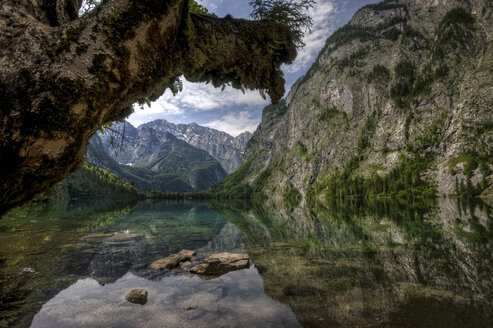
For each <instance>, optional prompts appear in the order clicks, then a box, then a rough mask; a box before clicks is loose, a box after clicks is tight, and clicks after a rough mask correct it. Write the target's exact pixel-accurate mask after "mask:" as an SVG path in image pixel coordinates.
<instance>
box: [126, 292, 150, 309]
mask: <svg viewBox="0 0 493 328" xmlns="http://www.w3.org/2000/svg"><path fill="white" fill-rule="evenodd" d="M125 299H126V300H127V301H128V302H130V303H135V304H140V305H144V304H146V303H147V290H145V289H143V288H136V289H132V290H131V291H130V293H128V294H127V297H125Z"/></svg>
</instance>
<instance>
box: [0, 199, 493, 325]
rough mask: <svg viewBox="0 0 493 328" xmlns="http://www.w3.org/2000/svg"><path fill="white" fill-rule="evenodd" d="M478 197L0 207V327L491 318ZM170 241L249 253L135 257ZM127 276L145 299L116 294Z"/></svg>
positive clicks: (492, 268) (487, 221) (172, 248)
mask: <svg viewBox="0 0 493 328" xmlns="http://www.w3.org/2000/svg"><path fill="white" fill-rule="evenodd" d="M491 210H492V208H491V205H486V204H485V203H467V204H466V203H458V202H456V201H454V200H450V199H440V200H438V202H430V203H426V202H419V203H418V202H416V203H399V202H370V203H368V202H366V203H359V202H353V203H332V204H326V205H324V206H321V205H320V206H318V207H317V208H312V209H309V208H297V209H286V208H283V207H280V208H273V207H272V208H265V207H263V208H256V207H252V206H238V204H231V203H214V204H206V203H203V204H202V203H180V204H177V203H163V202H145V203H139V204H133V205H131V206H128V205H118V206H116V205H111V206H110V205H104V206H103V205H97V206H96V205H95V204H81V203H77V204H71V205H69V204H65V205H63V206H62V205H49V206H48V205H47V206H41V205H39V204H38V205H33V206H32V207H30V208H29V207H27V208H23V209H19V210H17V211H14V212H11V213H9V215H7V216H6V217H4V218H2V220H0V243H1V245H2V246H1V247H0V261H1V262H0V286H1V304H0V305H1V308H2V311H1V312H0V327H2V326H21V327H25V326H29V325H30V324H31V321H32V325H33V326H35V327H48V326H50V327H54V326H57V327H62V326H66V327H74V326H80V327H88V326H96V325H99V326H110V327H111V326H114V327H124V326H129V327H135V326H151V327H152V326H157V327H160V326H190V327H192V326H207V327H221V326H223V327H246V326H248V327H249V326H256V327H291V326H293V327H296V326H299V325H300V324H301V325H302V326H304V327H354V326H365V327H381V326H392V327H486V326H492V325H493V314H492V313H491V311H490V309H491V308H492V305H493V304H492V303H493V265H492V260H493V255H492V254H493V253H492V250H493V218H492V211H491ZM181 249H194V250H196V251H197V252H198V253H199V256H198V257H197V258H195V259H194V260H193V261H194V262H195V263H197V262H198V261H200V260H201V259H202V258H204V257H206V256H208V255H209V254H211V253H214V252H220V251H230V252H248V253H249V255H250V258H251V264H252V266H251V267H250V268H249V269H245V270H241V271H237V272H231V273H228V274H226V275H224V276H221V277H219V278H216V279H212V280H201V279H199V278H198V277H196V276H194V275H191V274H189V273H188V270H187V269H186V268H183V269H181V268H178V269H176V270H171V271H168V270H165V271H163V272H157V271H154V270H150V269H149V268H148V265H149V264H150V263H151V262H153V261H154V260H156V259H157V258H160V257H165V256H167V255H169V254H171V253H176V252H178V251H179V250H181ZM137 287H139V288H146V289H148V291H149V302H148V303H147V304H146V305H145V306H140V305H139V306H137V305H134V304H130V303H127V302H125V295H126V293H127V292H128V291H129V290H130V289H132V288H137ZM288 306H289V307H288ZM189 307H193V308H194V309H192V310H189V311H187V310H184V308H185V309H186V308H189ZM195 307H196V308H195ZM34 315H36V316H35V317H34ZM33 317H34V320H33ZM74 320H75V321H74Z"/></svg>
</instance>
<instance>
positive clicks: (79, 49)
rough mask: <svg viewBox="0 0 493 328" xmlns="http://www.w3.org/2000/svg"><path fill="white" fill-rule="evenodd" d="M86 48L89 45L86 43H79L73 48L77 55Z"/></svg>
mask: <svg viewBox="0 0 493 328" xmlns="http://www.w3.org/2000/svg"><path fill="white" fill-rule="evenodd" d="M88 48H89V46H88V45H87V44H80V45H78V46H77V47H76V48H75V53H76V54H77V56H80V55H82V54H83V53H85V52H86V51H87V49H88Z"/></svg>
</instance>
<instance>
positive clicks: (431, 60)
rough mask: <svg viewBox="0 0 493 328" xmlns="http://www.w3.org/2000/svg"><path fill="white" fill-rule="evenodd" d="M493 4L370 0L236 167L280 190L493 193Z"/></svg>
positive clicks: (270, 114)
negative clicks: (382, 0) (379, 0)
mask: <svg viewBox="0 0 493 328" xmlns="http://www.w3.org/2000/svg"><path fill="white" fill-rule="evenodd" d="M492 32H493V4H492V3H491V2H488V1H482V0H469V1H443V0H433V1H431V0H398V1H384V2H382V3H379V4H375V5H369V6H366V7H363V8H361V9H360V10H359V11H358V12H357V13H356V14H355V15H354V17H353V18H352V19H351V21H350V22H349V23H348V24H347V25H346V26H344V27H343V28H341V29H339V30H338V31H336V32H335V33H334V34H333V35H332V36H330V37H329V38H328V39H327V41H326V45H325V47H324V48H323V49H322V51H321V52H320V54H319V56H318V58H317V60H316V61H315V63H314V64H313V66H312V67H311V69H310V70H309V71H308V72H307V74H306V75H305V76H303V77H302V78H300V79H299V80H298V81H297V82H296V83H295V84H294V86H293V87H292V89H291V91H290V93H289V95H288V96H287V97H286V99H285V100H284V101H281V102H280V104H278V105H272V106H268V107H266V108H265V109H264V111H263V116H262V123H261V124H260V126H259V127H258V129H257V131H256V132H255V134H254V136H253V137H252V139H251V141H250V143H249V145H248V147H247V149H246V153H245V160H244V163H243V167H242V168H241V169H240V170H239V171H238V172H239V173H238V174H236V176H235V177H231V178H230V179H236V181H241V182H242V183H243V184H249V185H250V186H252V187H253V189H254V191H257V192H261V193H264V194H267V195H270V199H285V200H288V201H293V200H294V202H295V203H299V202H300V201H301V200H304V199H308V200H316V199H317V200H324V199H327V198H335V197H338V198H341V197H342V198H352V197H372V196H406V197H407V196H427V195H431V194H447V195H450V194H463V195H480V194H482V195H485V194H488V193H491V187H489V186H490V185H491V181H492V177H491V169H492V167H493V166H492V164H493V160H492V158H493V157H492V151H493V114H492V110H491V109H492V107H493V74H492V73H493V51H492V45H493V43H492V38H493V33H492Z"/></svg>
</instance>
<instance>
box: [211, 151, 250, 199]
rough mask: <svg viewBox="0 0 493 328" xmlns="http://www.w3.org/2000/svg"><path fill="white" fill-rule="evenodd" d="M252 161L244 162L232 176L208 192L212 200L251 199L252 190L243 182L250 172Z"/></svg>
mask: <svg viewBox="0 0 493 328" xmlns="http://www.w3.org/2000/svg"><path fill="white" fill-rule="evenodd" d="M252 161H253V160H252V159H251V158H250V159H249V160H247V161H246V162H244V163H243V165H241V167H240V168H239V169H238V170H236V171H235V172H234V173H233V174H231V175H230V176H228V177H227V178H226V179H224V180H222V181H221V182H219V183H218V184H217V185H215V186H214V187H212V188H211V189H210V190H209V191H210V192H211V196H212V195H213V197H212V198H219V199H235V198H236V199H242V198H251V197H252V192H253V190H252V187H250V185H248V184H247V183H246V182H245V180H246V177H247V175H248V173H249V172H250V170H251V165H252Z"/></svg>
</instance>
